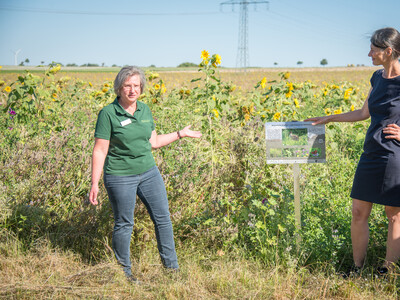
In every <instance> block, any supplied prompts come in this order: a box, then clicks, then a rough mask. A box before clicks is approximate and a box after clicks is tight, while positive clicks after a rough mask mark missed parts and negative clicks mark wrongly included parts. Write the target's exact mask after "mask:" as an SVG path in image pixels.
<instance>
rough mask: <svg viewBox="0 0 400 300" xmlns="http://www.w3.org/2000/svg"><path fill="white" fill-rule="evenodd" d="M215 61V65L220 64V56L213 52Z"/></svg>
mask: <svg viewBox="0 0 400 300" xmlns="http://www.w3.org/2000/svg"><path fill="white" fill-rule="evenodd" d="M215 63H216V64H217V65H220V64H221V56H220V55H218V54H215Z"/></svg>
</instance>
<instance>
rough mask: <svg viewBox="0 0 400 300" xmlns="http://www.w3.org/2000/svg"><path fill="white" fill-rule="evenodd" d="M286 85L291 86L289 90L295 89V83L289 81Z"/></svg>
mask: <svg viewBox="0 0 400 300" xmlns="http://www.w3.org/2000/svg"><path fill="white" fill-rule="evenodd" d="M286 86H287V87H288V88H289V91H293V90H294V87H293V83H291V82H288V83H286Z"/></svg>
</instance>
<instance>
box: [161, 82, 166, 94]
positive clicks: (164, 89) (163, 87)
mask: <svg viewBox="0 0 400 300" xmlns="http://www.w3.org/2000/svg"><path fill="white" fill-rule="evenodd" d="M166 91H167V88H166V87H165V84H164V83H162V84H161V94H164V93H165V92H166Z"/></svg>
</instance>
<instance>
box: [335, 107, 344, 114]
mask: <svg viewBox="0 0 400 300" xmlns="http://www.w3.org/2000/svg"><path fill="white" fill-rule="evenodd" d="M333 113H334V114H335V115H338V114H341V113H342V108H338V109H337V110H334V111H333Z"/></svg>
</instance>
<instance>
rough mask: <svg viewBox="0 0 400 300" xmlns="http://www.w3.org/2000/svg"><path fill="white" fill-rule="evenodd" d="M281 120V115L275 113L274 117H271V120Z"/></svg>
mask: <svg viewBox="0 0 400 300" xmlns="http://www.w3.org/2000/svg"><path fill="white" fill-rule="evenodd" d="M280 118H281V113H280V112H277V113H275V114H274V116H273V117H272V119H273V120H279V119H280Z"/></svg>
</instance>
